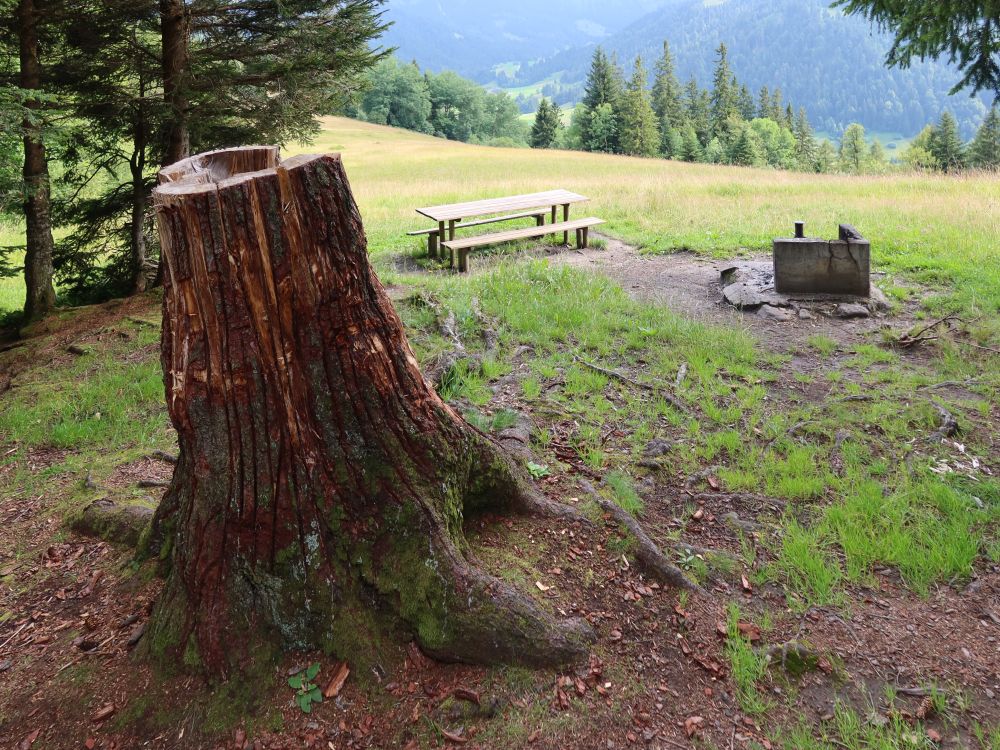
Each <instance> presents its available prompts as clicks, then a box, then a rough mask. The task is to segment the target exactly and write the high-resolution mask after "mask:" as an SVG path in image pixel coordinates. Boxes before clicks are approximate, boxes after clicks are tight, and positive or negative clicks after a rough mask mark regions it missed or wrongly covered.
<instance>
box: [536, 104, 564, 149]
mask: <svg viewBox="0 0 1000 750" xmlns="http://www.w3.org/2000/svg"><path fill="white" fill-rule="evenodd" d="M561 126H562V121H561V118H560V115H559V108H558V107H556V106H555V105H554V104H549V100H548V99H546V98H545V97H544V96H543V97H542V101H540V102H539V103H538V111H537V112H536V113H535V124H534V125H533V126H532V128H531V147H532V148H552V146H554V145H555V143H556V139H557V138H558V137H559V128H560V127H561Z"/></svg>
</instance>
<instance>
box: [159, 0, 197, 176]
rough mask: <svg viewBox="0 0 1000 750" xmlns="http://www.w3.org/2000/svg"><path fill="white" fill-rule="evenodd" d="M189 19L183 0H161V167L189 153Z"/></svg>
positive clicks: (173, 162)
mask: <svg viewBox="0 0 1000 750" xmlns="http://www.w3.org/2000/svg"><path fill="white" fill-rule="evenodd" d="M188 24H189V16H188V11H187V4H186V3H185V0H160V37H161V39H162V45H163V49H162V59H161V64H162V68H163V70H162V73H163V99H164V101H165V102H166V105H167V111H168V113H169V117H168V120H167V149H166V152H165V153H164V155H163V163H164V164H165V165H166V164H175V163H176V162H178V161H180V160H181V159H186V158H187V157H188V155H189V154H190V153H191V139H190V135H189V133H188V124H187V118H188V111H187V110H188V101H187V96H186V94H185V86H186V81H185V78H186V76H187V74H188V69H187V68H188V41H189V37H190V29H189V26H188Z"/></svg>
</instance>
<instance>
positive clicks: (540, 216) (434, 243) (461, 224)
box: [406, 211, 548, 258]
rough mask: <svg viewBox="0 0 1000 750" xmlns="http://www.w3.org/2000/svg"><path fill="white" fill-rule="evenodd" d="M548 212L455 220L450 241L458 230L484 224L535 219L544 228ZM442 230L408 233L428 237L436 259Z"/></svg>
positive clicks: (428, 246)
mask: <svg viewBox="0 0 1000 750" xmlns="http://www.w3.org/2000/svg"><path fill="white" fill-rule="evenodd" d="M546 213H548V211H525V212H524V213H520V214H510V215H508V216H494V217H492V218H489V219H479V220H477V221H462V220H461V219H455V220H452V221H451V222H449V227H448V234H449V236H450V239H454V238H455V230H456V229H464V228H465V227H479V226H483V225H484V224H497V223H499V222H501V221H514V220H516V219H534V220H535V226H539V227H540V226H542V224H544V223H545V214H546ZM440 233H441V230H440V229H439V228H438V227H433V228H431V229H418V230H417V231H415V232H407V233H406V236H407V237H419V236H421V235H424V234H426V235H427V255H429V256H430V257H431V258H436V257H437V255H438V240H439V238H440V237H439V235H440Z"/></svg>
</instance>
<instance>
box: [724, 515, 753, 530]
mask: <svg viewBox="0 0 1000 750" xmlns="http://www.w3.org/2000/svg"><path fill="white" fill-rule="evenodd" d="M722 520H723V521H725V522H726V523H727V524H728V525H729V526H732V527H733V528H735V529H740V530H742V531H747V532H754V531H757V530H759V529H760V524H759V523H754V522H753V521H744V520H743V519H742V518H740V517H739V515H738V514H737V513H736V512H735V511H730V512H729V513H726V515H724V516H723V517H722Z"/></svg>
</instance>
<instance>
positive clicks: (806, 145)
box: [792, 107, 817, 172]
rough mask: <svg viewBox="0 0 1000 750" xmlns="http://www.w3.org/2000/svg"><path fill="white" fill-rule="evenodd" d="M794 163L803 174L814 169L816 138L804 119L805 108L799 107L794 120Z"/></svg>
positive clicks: (807, 119) (805, 118) (806, 119)
mask: <svg viewBox="0 0 1000 750" xmlns="http://www.w3.org/2000/svg"><path fill="white" fill-rule="evenodd" d="M792 132H793V133H794V134H795V162H796V165H797V167H798V168H799V169H801V170H802V171H804V172H812V171H813V170H814V169H815V168H816V151H817V145H816V137H815V136H814V135H813V129H812V125H810V124H809V118H808V117H806V110H805V107H799V115H798V117H797V118H796V119H795V127H794V129H793V131H792Z"/></svg>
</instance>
